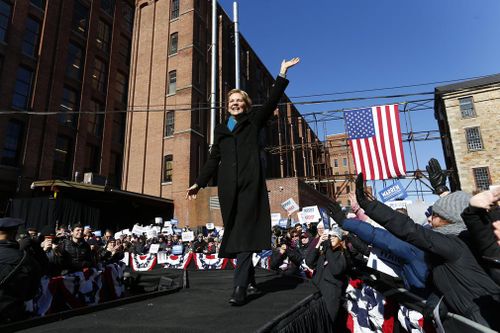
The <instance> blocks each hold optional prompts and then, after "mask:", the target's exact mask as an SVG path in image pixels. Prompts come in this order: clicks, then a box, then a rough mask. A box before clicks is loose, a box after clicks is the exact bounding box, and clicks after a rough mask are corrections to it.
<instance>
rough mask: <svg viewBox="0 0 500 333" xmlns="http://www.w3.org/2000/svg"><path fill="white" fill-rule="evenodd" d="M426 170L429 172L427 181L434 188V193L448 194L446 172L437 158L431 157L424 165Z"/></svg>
mask: <svg viewBox="0 0 500 333" xmlns="http://www.w3.org/2000/svg"><path fill="white" fill-rule="evenodd" d="M426 169H427V172H428V174H429V181H430V182H431V186H432V188H433V189H434V193H435V194H437V195H439V196H443V195H446V194H448V192H449V191H450V190H449V189H448V187H447V186H446V172H445V171H443V169H441V165H440V164H439V162H438V160H436V159H435V158H431V159H430V160H429V164H428V165H427V166H426Z"/></svg>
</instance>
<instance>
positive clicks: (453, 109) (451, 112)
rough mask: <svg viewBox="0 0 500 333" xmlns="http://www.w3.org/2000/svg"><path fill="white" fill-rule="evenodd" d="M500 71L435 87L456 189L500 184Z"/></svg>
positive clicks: (441, 130)
mask: <svg viewBox="0 0 500 333" xmlns="http://www.w3.org/2000/svg"><path fill="white" fill-rule="evenodd" d="M499 84H500V74H496V75H491V76H487V77H483V78H480V79H475V80H470V81H465V82H461V83H456V84H451V85H447V86H441V87H437V88H436V89H435V98H434V99H435V105H434V112H435V117H436V119H437V121H438V125H439V130H440V132H441V136H442V144H443V151H444V156H445V161H446V167H447V169H448V170H450V171H451V175H450V185H451V189H452V191H454V190H458V189H461V190H463V191H466V192H469V193H472V192H475V191H481V190H486V189H488V187H489V185H491V184H500V136H498V124H499V123H500V86H499Z"/></svg>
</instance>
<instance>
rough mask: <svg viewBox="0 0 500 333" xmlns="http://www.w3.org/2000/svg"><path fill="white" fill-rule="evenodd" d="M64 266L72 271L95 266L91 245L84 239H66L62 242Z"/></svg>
mask: <svg viewBox="0 0 500 333" xmlns="http://www.w3.org/2000/svg"><path fill="white" fill-rule="evenodd" d="M61 252H62V256H63V262H64V264H63V265H64V268H65V269H68V270H69V271H70V272H75V271H81V270H82V269H84V268H86V267H92V266H94V263H93V260H92V253H91V250H90V245H89V244H87V242H85V241H84V240H82V241H80V242H78V243H75V242H73V240H71V239H65V240H64V241H63V244H62V251H61Z"/></svg>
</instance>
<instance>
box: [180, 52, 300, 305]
mask: <svg viewBox="0 0 500 333" xmlns="http://www.w3.org/2000/svg"><path fill="white" fill-rule="evenodd" d="M298 62H299V58H293V59H291V60H289V61H285V60H284V61H283V62H282V64H281V70H280V75H279V76H278V77H277V78H276V82H275V84H274V85H273V88H272V90H271V93H270V96H269V99H268V100H267V101H266V103H264V105H262V106H261V107H259V108H256V110H254V111H252V112H250V108H251V106H252V101H251V100H250V98H249V96H248V94H247V93H246V92H244V91H243V90H239V89H233V90H231V91H230V92H229V93H228V101H227V110H228V112H229V113H230V114H231V116H230V117H229V119H228V121H227V123H225V124H224V123H221V124H218V125H217V126H216V127H215V130H214V144H213V145H212V147H211V150H210V156H209V159H208V161H207V163H206V164H205V165H204V166H203V168H202V170H201V172H200V175H199V176H198V178H197V180H196V183H195V184H194V185H193V186H191V187H190V188H189V189H188V191H187V195H186V198H188V199H196V194H197V193H198V191H199V190H200V188H203V187H206V186H207V184H208V182H209V180H210V179H211V178H212V176H213V175H214V174H215V173H216V171H217V174H218V184H217V185H218V194H219V202H220V206H221V213H222V220H223V221H224V236H223V239H222V244H221V247H220V251H219V256H221V257H226V258H237V267H236V270H235V273H234V288H235V289H234V292H233V296H232V297H231V299H230V300H229V302H230V303H231V304H232V305H242V304H244V303H245V299H246V296H247V287H248V293H249V294H252V293H256V292H257V290H256V288H255V280H254V276H253V275H254V271H253V265H252V253H253V252H257V251H261V250H263V249H269V248H270V247H271V221H270V216H271V214H270V209H269V199H268V194H267V188H266V180H265V174H264V170H263V169H264V168H263V167H262V166H261V158H260V149H261V147H260V145H259V132H260V130H261V129H262V128H263V127H264V126H265V124H266V121H267V120H268V119H269V118H270V117H271V115H272V114H273V112H274V110H275V109H276V107H277V105H278V102H279V100H280V98H281V96H282V95H283V92H284V91H285V88H286V86H287V85H288V80H287V79H286V78H285V76H286V72H287V70H288V68H290V67H292V66H294V65H296V64H297V63H298ZM249 284H250V286H249Z"/></svg>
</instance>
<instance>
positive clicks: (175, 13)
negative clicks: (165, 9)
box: [170, 0, 179, 20]
mask: <svg viewBox="0 0 500 333" xmlns="http://www.w3.org/2000/svg"><path fill="white" fill-rule="evenodd" d="M170 8H171V9H170V19H171V20H173V19H176V18H178V17H179V0H172V3H171V4H170Z"/></svg>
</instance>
